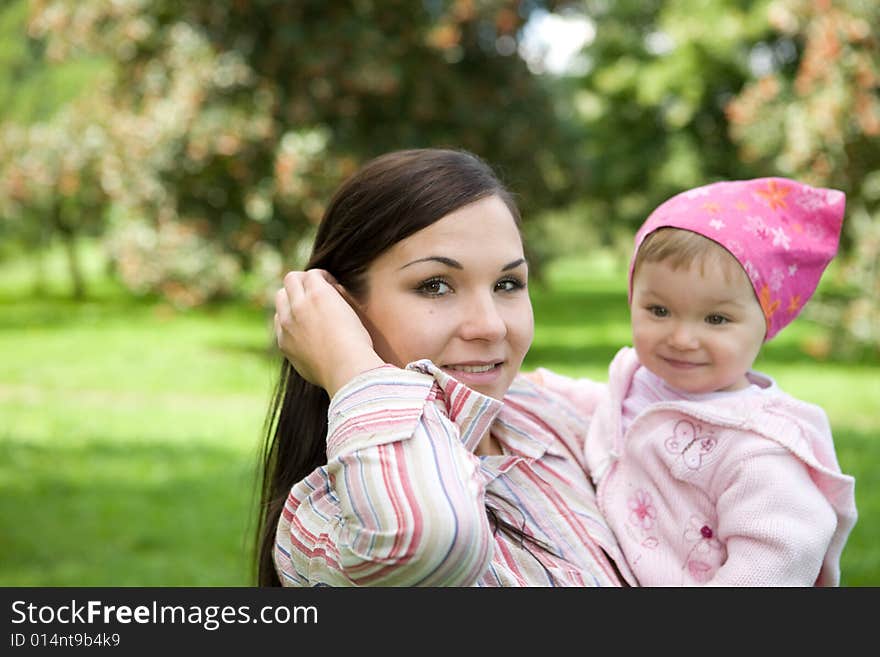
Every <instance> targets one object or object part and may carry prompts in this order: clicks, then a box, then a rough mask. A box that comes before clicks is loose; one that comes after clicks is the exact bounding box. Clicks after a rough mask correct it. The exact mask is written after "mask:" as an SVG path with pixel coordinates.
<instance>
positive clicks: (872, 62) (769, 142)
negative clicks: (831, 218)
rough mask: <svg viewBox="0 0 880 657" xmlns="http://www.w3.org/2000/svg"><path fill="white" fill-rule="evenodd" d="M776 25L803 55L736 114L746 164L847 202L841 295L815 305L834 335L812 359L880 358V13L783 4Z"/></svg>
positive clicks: (752, 92)
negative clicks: (828, 190)
mask: <svg viewBox="0 0 880 657" xmlns="http://www.w3.org/2000/svg"><path fill="white" fill-rule="evenodd" d="M769 19H770V23H771V24H772V26H773V29H774V32H775V35H776V39H777V43H787V44H789V46H788V49H790V50H794V51H797V53H798V55H799V56H798V57H797V60H796V65H795V66H791V67H772V68H771V69H770V70H767V71H766V74H765V75H764V76H762V77H761V78H760V79H758V80H755V81H752V82H750V83H749V84H748V85H747V86H746V88H745V89H744V90H743V91H742V93H741V94H739V96H737V98H736V99H734V100H733V101H732V102H731V103H730V104H729V105H728V108H727V111H728V116H729V119H730V125H731V134H732V136H733V138H734V139H735V140H736V142H737V144H738V145H739V147H740V155H741V157H742V159H743V160H744V161H745V162H748V163H752V164H754V165H757V166H760V167H763V168H764V169H768V170H772V171H779V172H780V173H782V174H783V175H788V176H793V177H797V178H800V179H803V180H805V181H808V182H812V183H814V184H818V185H824V186H831V187H834V188H837V189H841V190H843V191H845V192H846V193H847V217H846V219H845V221H844V225H843V243H842V246H841V255H840V256H839V258H838V260H839V261H840V262H839V263H838V265H839V266H838V267H836V268H833V270H832V271H831V272H830V273H831V274H832V275H833V279H832V282H833V283H834V286H833V287H834V294H830V295H825V296H824V297H822V298H820V299H818V300H817V301H816V302H814V303H811V304H810V305H809V306H807V312H809V313H810V314H811V315H812V316H813V317H814V318H817V319H821V320H823V321H825V322H826V323H827V324H828V325H829V326H831V327H832V328H833V329H834V330H833V332H832V337H831V338H830V339H828V340H827V341H825V342H821V343H816V344H814V345H813V352H814V354H815V355H817V356H823V355H827V354H828V353H829V352H831V351H837V352H848V353H850V354H852V353H863V352H864V350H865V349H868V350H870V351H872V352H873V353H874V354H880V95H878V92H880V32H878V26H880V5H878V4H877V3H873V2H862V1H859V0H841V1H837V2H831V1H830V0H819V1H815V2H814V1H810V2H807V1H806V0H777V1H774V2H773V3H771V5H770V10H769Z"/></svg>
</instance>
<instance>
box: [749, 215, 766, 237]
mask: <svg viewBox="0 0 880 657" xmlns="http://www.w3.org/2000/svg"><path fill="white" fill-rule="evenodd" d="M743 230H744V231H746V232H747V233H751V234H752V235H755V236H756V237H760V238H761V239H766V238H767V235H768V234H769V231H768V230H767V224H765V223H764V218H763V217H761V216H760V215H757V214H750V215H749V216H748V217H746V225H745V226H743Z"/></svg>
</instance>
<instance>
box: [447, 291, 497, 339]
mask: <svg viewBox="0 0 880 657" xmlns="http://www.w3.org/2000/svg"><path fill="white" fill-rule="evenodd" d="M462 311H463V316H462V318H461V325H460V329H459V332H460V333H461V337H462V338H463V339H465V340H487V341H493V340H500V339H502V338H504V337H505V336H506V335H507V323H506V322H505V321H504V317H503V316H502V315H501V313H500V312H499V309H498V306H497V304H496V300H495V299H494V298H493V296H492V295H491V294H485V295H479V296H476V297H475V298H474V299H473V300H472V302H471V303H469V304H466V306H465V307H464V308H462Z"/></svg>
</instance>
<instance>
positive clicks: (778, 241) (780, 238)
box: [772, 228, 791, 251]
mask: <svg viewBox="0 0 880 657" xmlns="http://www.w3.org/2000/svg"><path fill="white" fill-rule="evenodd" d="M772 230H773V246H781V247H782V248H783V249H785V250H786V251H788V247H789V244H790V243H791V238H790V237H789V236H788V235H786V234H785V231H784V230H782V228H773V229H772Z"/></svg>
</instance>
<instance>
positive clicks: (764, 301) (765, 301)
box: [758, 285, 779, 319]
mask: <svg viewBox="0 0 880 657" xmlns="http://www.w3.org/2000/svg"><path fill="white" fill-rule="evenodd" d="M758 301H760V302H761V309H762V310H763V311H764V317H766V318H767V319H770V318H771V317H773V313H775V312H776V309H777V308H779V299H772V300H771V299H770V288H769V287H768V286H766V285H765V286H764V287H762V288H761V294H760V295H759V296H758Z"/></svg>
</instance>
